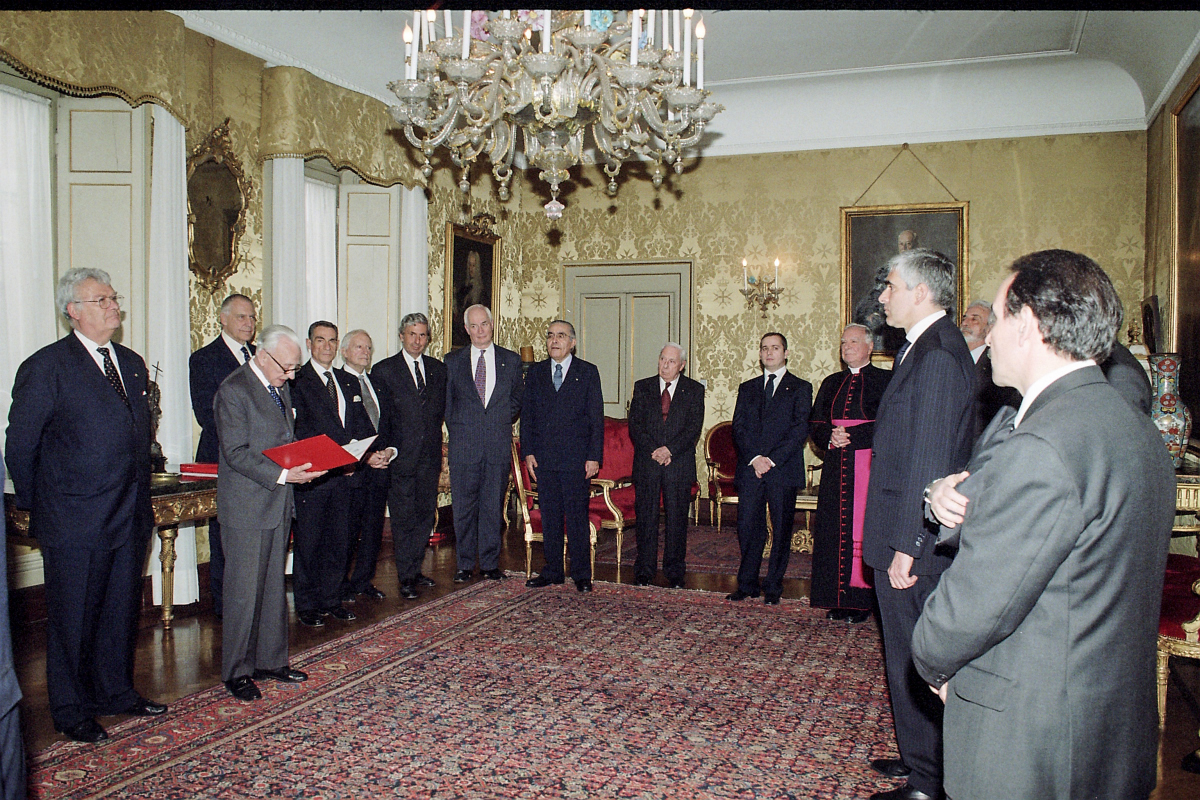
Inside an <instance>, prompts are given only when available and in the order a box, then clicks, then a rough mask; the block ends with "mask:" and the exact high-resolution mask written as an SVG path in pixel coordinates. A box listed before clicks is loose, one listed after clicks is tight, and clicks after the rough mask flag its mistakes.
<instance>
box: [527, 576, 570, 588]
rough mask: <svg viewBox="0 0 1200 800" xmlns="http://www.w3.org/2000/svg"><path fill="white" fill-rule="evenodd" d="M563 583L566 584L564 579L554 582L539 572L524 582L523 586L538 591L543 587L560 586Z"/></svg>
mask: <svg viewBox="0 0 1200 800" xmlns="http://www.w3.org/2000/svg"><path fill="white" fill-rule="evenodd" d="M564 583H566V579H565V578H559V579H558V580H554V579H553V578H547V577H546V576H545V575H543V574H541V573H540V572H539V573H538V574H537V575H534V576H533V577H532V578H530V579H529V580H527V581H525V585H526V586H528V587H529V588H531V589H540V588H542V587H543V586H561V585H563V584H564Z"/></svg>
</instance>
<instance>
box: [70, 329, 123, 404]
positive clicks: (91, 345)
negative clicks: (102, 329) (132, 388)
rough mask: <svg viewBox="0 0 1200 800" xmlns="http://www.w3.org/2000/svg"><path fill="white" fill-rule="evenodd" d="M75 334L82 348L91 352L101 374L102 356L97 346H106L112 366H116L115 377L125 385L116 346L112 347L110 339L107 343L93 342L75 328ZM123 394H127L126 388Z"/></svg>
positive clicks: (102, 370) (102, 373)
mask: <svg viewBox="0 0 1200 800" xmlns="http://www.w3.org/2000/svg"><path fill="white" fill-rule="evenodd" d="M75 336H76V337H77V338H78V339H79V341H80V343H82V344H83V349H84V350H87V351H88V353H89V354H91V356H92V361H95V362H96V366H97V367H99V368H100V374H101V375H104V356H102V355H100V352H99V348H101V347H107V348H108V355H109V357H110V358H112V362H113V366H114V367H116V370H117V377H118V378H121V386H125V378H123V377H122V376H121V365H120V364H119V363H117V348H115V347H113V343H112V342H111V341H110V342H109V343H108V344H99V343H97V342H93V341H92V340H91V339H89V338H88V337H86V336H84V335H83V334H82V333H80V332H79V330H78V329H76V330H75ZM104 377H105V378H107V377H108V376H107V375H104ZM125 394H126V395H128V394H129V391H128V390H126V392H125Z"/></svg>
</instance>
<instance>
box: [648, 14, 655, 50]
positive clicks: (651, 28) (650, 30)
mask: <svg viewBox="0 0 1200 800" xmlns="http://www.w3.org/2000/svg"><path fill="white" fill-rule="evenodd" d="M646 46H647V47H654V9H653V8H652V9H650V21H649V22H648V23H647V24H646Z"/></svg>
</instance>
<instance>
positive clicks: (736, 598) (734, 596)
mask: <svg viewBox="0 0 1200 800" xmlns="http://www.w3.org/2000/svg"><path fill="white" fill-rule="evenodd" d="M747 597H758V592H743V591H742V590H741V589H738V590H737V591H736V592H731V593H730V594H727V595H725V599H726V600H732V601H733V602H735V603H739V602H741V601H742V600H745V599H746V598H747Z"/></svg>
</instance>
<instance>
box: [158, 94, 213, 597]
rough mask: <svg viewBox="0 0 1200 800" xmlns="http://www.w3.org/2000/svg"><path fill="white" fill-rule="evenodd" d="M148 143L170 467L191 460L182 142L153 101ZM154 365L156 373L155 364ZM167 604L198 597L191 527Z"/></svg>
mask: <svg viewBox="0 0 1200 800" xmlns="http://www.w3.org/2000/svg"><path fill="white" fill-rule="evenodd" d="M153 114H154V143H153V147H152V153H153V160H152V162H151V166H150V233H149V236H150V260H149V269H148V273H149V274H148V276H147V280H146V306H147V308H149V309H151V311H152V313H153V315H154V321H153V327H154V329H155V333H154V334H153V335H151V336H149V337H148V339H147V344H146V363H147V365H148V366H149V367H150V376H151V377H152V378H155V379H156V380H157V382H158V387H159V389H160V390H161V391H162V399H161V403H160V404H161V408H162V418H161V419H160V420H159V425H158V437H157V438H158V442H159V443H160V444H161V445H162V448H163V454H164V455H165V456H166V457H167V461H168V463H170V464H171V465H172V466H175V465H178V464H179V463H180V462H185V461H191V460H192V453H193V449H192V406H191V397H190V393H189V388H188V355H189V354H190V353H191V333H190V322H189V313H190V311H189V300H188V261H187V236H188V232H187V145H186V143H185V141H184V129H183V125H181V124H180V123H179V121H178V120H176V119H175V118H174V117H173V116H171V115H170V114H169V113H167V111H166V110H164V109H162V108H160V107H158V106H153ZM156 366H157V367H158V368H159V370H158V371H157V377H155V376H156V370H155V367H156ZM158 554H159V539H158V537H157V536H155V537H154V544H153V550H152V552H151V555H150V564H149V571H150V575H151V576H152V583H153V587H154V602H155V603H161V602H162V570H161V564H160V562H159V560H158ZM175 554H176V561H175V596H174V597H175V603H176V604H178V605H186V604H188V603H195V602H196V601H197V600H199V599H200V582H199V578H198V576H197V573H196V527H195V525H193V524H185V525H180V526H179V536H178V538H177V539H176V540H175Z"/></svg>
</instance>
